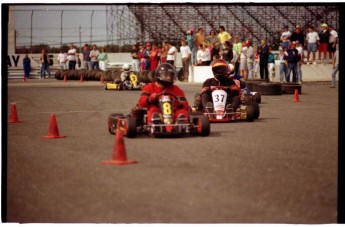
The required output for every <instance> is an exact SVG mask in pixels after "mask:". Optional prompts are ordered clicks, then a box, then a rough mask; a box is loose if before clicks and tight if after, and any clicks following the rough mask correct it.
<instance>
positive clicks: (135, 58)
mask: <svg viewBox="0 0 345 227" xmlns="http://www.w3.org/2000/svg"><path fill="white" fill-rule="evenodd" d="M131 57H132V70H133V71H134V72H139V71H140V61H139V50H138V46H137V45H133V46H132V50H131Z"/></svg>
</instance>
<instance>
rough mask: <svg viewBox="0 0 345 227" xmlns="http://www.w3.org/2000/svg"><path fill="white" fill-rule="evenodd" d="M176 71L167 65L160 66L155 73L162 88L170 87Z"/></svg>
mask: <svg viewBox="0 0 345 227" xmlns="http://www.w3.org/2000/svg"><path fill="white" fill-rule="evenodd" d="M175 74H176V70H175V67H174V66H173V65H171V64H169V63H163V64H160V65H159V66H158V67H157V69H156V73H155V78H156V80H157V82H159V83H160V84H162V85H164V86H170V85H172V84H173V83H174V80H175Z"/></svg>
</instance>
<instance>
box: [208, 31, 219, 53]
mask: <svg viewBox="0 0 345 227" xmlns="http://www.w3.org/2000/svg"><path fill="white" fill-rule="evenodd" d="M206 43H207V44H208V45H209V47H210V48H211V50H210V51H211V52H212V48H213V47H214V46H216V45H217V44H219V40H218V36H217V35H216V31H215V30H214V29H212V30H211V31H210V35H209V36H207V37H206Z"/></svg>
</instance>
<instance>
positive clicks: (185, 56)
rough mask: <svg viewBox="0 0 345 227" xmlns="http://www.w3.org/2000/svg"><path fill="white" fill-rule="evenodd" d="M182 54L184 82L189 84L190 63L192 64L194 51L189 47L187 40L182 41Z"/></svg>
mask: <svg viewBox="0 0 345 227" xmlns="http://www.w3.org/2000/svg"><path fill="white" fill-rule="evenodd" d="M180 52H181V58H182V68H183V81H186V82H188V77H189V63H190V59H191V55H192V51H191V50H190V48H189V46H188V45H187V41H186V40H185V39H182V40H181V47H180Z"/></svg>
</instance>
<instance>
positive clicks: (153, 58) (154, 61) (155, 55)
mask: <svg viewBox="0 0 345 227" xmlns="http://www.w3.org/2000/svg"><path fill="white" fill-rule="evenodd" d="M158 53H159V50H158V48H157V46H156V45H155V44H152V51H151V53H150V63H151V71H156V69H157V66H158V63H159V55H158Z"/></svg>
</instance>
